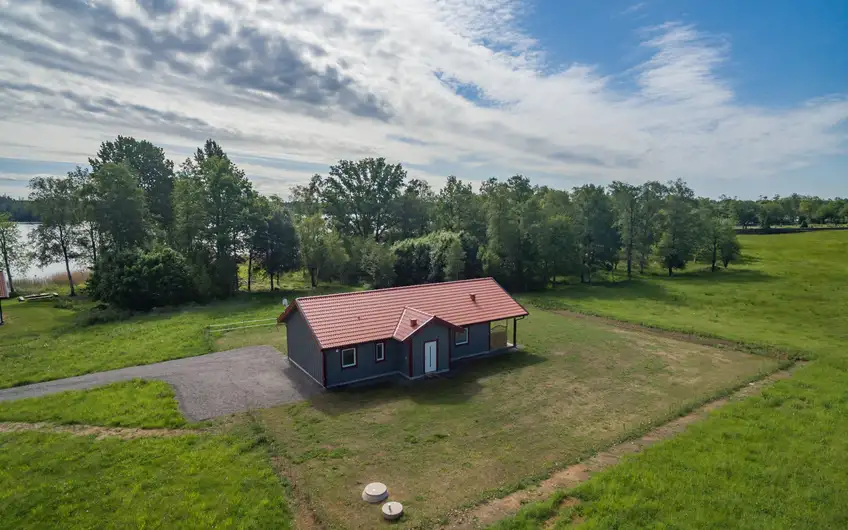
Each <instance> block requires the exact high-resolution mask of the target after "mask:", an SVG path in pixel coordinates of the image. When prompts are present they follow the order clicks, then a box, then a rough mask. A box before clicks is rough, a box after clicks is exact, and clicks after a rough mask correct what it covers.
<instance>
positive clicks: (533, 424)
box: [259, 310, 778, 528]
mask: <svg viewBox="0 0 848 530" xmlns="http://www.w3.org/2000/svg"><path fill="white" fill-rule="evenodd" d="M518 337H519V342H520V343H521V344H525V345H526V348H525V351H523V352H516V353H513V354H509V355H505V356H502V357H498V358H493V359H487V360H484V361H479V360H478V361H476V362H472V363H470V364H468V365H467V366H466V369H465V370H460V371H457V372H455V373H454V374H453V375H452V376H451V377H450V378H445V379H441V380H435V381H424V382H419V383H417V384H415V385H412V386H409V387H402V388H398V387H396V386H390V387H385V388H371V389H358V390H354V389H351V390H345V391H338V392H329V393H326V394H323V395H321V396H318V397H316V398H314V399H312V400H311V401H310V402H305V403H300V404H295V405H291V406H284V407H278V408H274V409H268V410H265V411H262V412H261V413H260V414H259V417H260V419H261V421H262V422H263V423H264V424H265V427H266V430H267V432H268V435H269V436H271V437H272V438H273V439H274V440H275V442H276V443H275V444H274V446H275V447H277V448H279V450H280V451H281V454H283V455H284V456H285V459H286V462H287V466H288V473H289V475H290V477H291V478H292V480H293V482H294V483H295V484H296V485H297V486H298V488H299V489H300V490H301V491H303V492H305V494H306V495H307V496H308V497H309V499H308V502H309V503H310V504H311V505H312V506H313V507H314V508H316V511H317V513H319V514H321V519H322V522H323V523H325V524H326V525H327V526H330V527H333V528H373V527H374V525H376V524H379V513H378V511H376V510H374V509H373V508H374V507H373V506H369V505H363V503H362V501H361V500H360V499H359V498H358V495H359V493H360V491H361V489H362V487H363V484H364V483H367V482H371V481H373V480H377V479H379V480H380V481H383V482H385V483H386V484H389V487H390V490H391V492H392V498H393V499H394V500H398V501H400V502H402V503H403V504H404V506H405V509H406V514H407V515H405V516H404V521H403V523H402V524H401V526H402V527H417V528H431V527H433V526H434V525H436V524H437V523H438V522H439V521H440V520H441V519H443V518H444V517H445V516H447V515H448V514H449V513H450V512H451V511H452V510H454V509H456V508H459V507H462V506H463V505H467V504H470V503H474V502H478V501H480V500H481V499H485V498H491V497H497V496H501V495H503V494H505V493H508V492H509V491H512V490H514V489H517V488H520V487H522V486H525V485H527V484H530V483H533V482H534V481H537V480H539V479H540V478H542V477H544V476H545V475H546V474H547V473H549V472H550V471H551V470H553V469H556V468H558V467H562V466H564V465H567V464H569V463H571V462H573V461H575V460H577V459H580V458H582V457H585V456H587V455H589V454H591V453H592V452H594V451H595V450H596V449H597V448H601V447H606V446H608V445H610V444H613V443H615V441H617V440H619V439H621V438H626V437H629V436H632V435H633V434H634V433H637V432H641V431H642V430H644V429H645V428H646V427H647V426H649V425H652V424H656V423H662V422H665V421H667V420H668V419H669V418H671V417H674V416H676V415H677V414H678V413H679V412H680V411H688V410H689V409H690V408H691V406H692V405H693V404H696V403H699V402H702V401H703V400H706V399H709V398H710V397H712V396H715V395H718V394H722V393H724V392H725V391H726V390H727V389H728V388H733V387H737V386H739V385H741V384H744V383H745V382H746V381H748V380H750V379H752V378H758V377H761V374H763V373H766V372H771V371H773V370H775V369H776V368H777V366H778V362H777V361H776V360H774V359H771V358H767V357H763V356H756V355H751V354H747V353H743V352H739V351H735V350H724V349H715V348H711V347H707V346H702V345H698V344H692V343H688V342H680V341H676V340H672V339H669V338H666V337H661V336H656V335H650V334H645V333H640V332H636V331H625V330H620V329H615V328H611V327H610V326H607V325H604V324H598V323H591V322H586V321H580V320H577V319H573V318H569V317H564V316H560V315H556V314H553V313H550V312H547V311H541V310H533V311H532V312H531V315H530V316H529V317H528V318H527V319H525V320H522V321H521V322H520V324H519V328H518Z"/></svg>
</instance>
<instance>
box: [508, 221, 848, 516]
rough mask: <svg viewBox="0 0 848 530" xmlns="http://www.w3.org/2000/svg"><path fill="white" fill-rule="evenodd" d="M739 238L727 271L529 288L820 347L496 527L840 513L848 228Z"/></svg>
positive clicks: (623, 315) (846, 451)
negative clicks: (542, 511)
mask: <svg viewBox="0 0 848 530" xmlns="http://www.w3.org/2000/svg"><path fill="white" fill-rule="evenodd" d="M740 239H741V241H742V244H743V246H744V249H743V252H744V253H745V255H746V257H747V261H746V263H745V264H742V265H740V266H731V267H732V268H731V270H729V271H721V272H718V273H716V274H712V273H709V272H699V271H691V272H688V273H684V274H681V275H679V276H677V277H674V278H664V277H662V276H660V275H657V276H650V277H648V278H646V279H641V280H638V281H634V282H630V283H627V282H621V283H616V284H610V285H599V286H593V287H584V286H569V287H565V288H563V289H561V290H560V291H559V292H557V293H546V294H543V295H536V296H533V297H532V300H533V303H536V304H539V305H541V306H544V307H549V308H569V309H574V310H578V311H585V312H589V313H594V314H600V315H606V316H610V317H613V318H616V319H621V320H628V321H632V322H641V323H646V324H649V325H651V326H657V327H663V328H668V329H674V330H686V331H692V332H697V333H702V334H709V335H715V336H720V337H725V338H728V339H732V340H736V341H743V342H746V343H750V344H756V345H761V346H766V347H770V348H778V349H786V350H789V351H791V352H794V353H796V354H798V355H800V356H803V357H807V358H812V359H816V361H815V362H813V363H811V364H810V365H809V366H807V367H804V368H802V369H800V370H798V371H797V372H796V374H795V375H794V376H793V377H792V378H791V379H789V380H786V381H782V382H779V383H777V384H775V385H774V386H773V387H772V388H769V389H767V390H766V391H765V392H764V393H763V394H762V395H761V396H760V397H754V398H749V399H747V400H745V401H742V402H740V403H736V404H734V405H730V406H728V407H726V408H724V409H721V410H719V411H718V412H716V413H714V414H713V415H712V416H711V417H710V418H709V419H708V420H707V421H705V422H703V423H700V424H696V425H694V426H692V427H690V429H689V430H687V431H686V432H685V433H684V434H683V435H680V436H678V437H677V438H675V439H673V440H671V441H668V442H665V443H662V444H659V445H657V446H654V447H652V448H650V449H648V450H647V451H646V452H644V453H643V454H641V455H638V456H635V457H632V458H629V459H627V460H626V461H625V462H624V463H623V464H620V465H618V466H616V467H613V468H611V469H609V470H608V471H606V472H603V473H601V474H599V475H597V476H596V477H594V478H593V479H592V480H590V481H589V482H587V483H585V484H583V485H582V486H580V487H578V488H577V489H576V490H574V491H571V492H568V493H569V494H570V495H572V496H576V497H578V498H579V499H581V501H582V502H580V504H578V505H577V506H576V507H569V508H564V509H563V511H562V515H561V516H560V517H559V519H557V518H556V517H555V518H554V519H553V520H550V521H544V520H543V521H541V522H540V521H538V520H535V519H533V518H532V517H528V518H517V519H512V520H506V521H503V522H502V523H501V524H500V525H499V526H498V528H502V529H527V528H543V527H544V528H551V527H556V528H570V527H572V523H573V522H575V521H580V522H582V525H581V526H580V528H632V529H641V528H660V527H662V528H693V529H700V528H751V529H755V528H787V529H788V528H846V527H848V505H846V504H845V502H844V499H845V498H846V496H848V483H846V481H845V477H844V472H843V471H844V470H845V469H848V437H846V436H845V434H844V433H846V432H848V399H846V395H848V394H846V389H848V349H846V344H848V281H846V278H848V260H846V257H848V232H838V231H834V232H813V233H805V234H788V235H773V236H762V235H759V236H749V237H742V238H740ZM561 495H562V494H560V496H561ZM541 508H544V507H541ZM534 509H536V507H534V506H528V507H526V508H525V511H527V513H530V512H532V511H533V510H534Z"/></svg>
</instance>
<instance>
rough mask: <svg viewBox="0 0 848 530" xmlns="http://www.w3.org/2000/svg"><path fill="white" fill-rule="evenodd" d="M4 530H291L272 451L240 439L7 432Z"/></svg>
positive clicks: (1, 443)
mask: <svg viewBox="0 0 848 530" xmlns="http://www.w3.org/2000/svg"><path fill="white" fill-rule="evenodd" d="M0 514H2V521H3V526H4V527H7V528H53V527H56V525H57V524H59V523H60V522H61V526H62V528H68V529H75V528H212V527H214V528H257V529H266V528H283V529H285V528H290V527H291V514H290V512H289V509H288V507H287V505H286V501H285V498H284V489H283V487H282V486H281V484H280V480H279V478H278V477H277V475H276V474H275V473H274V472H273V470H272V469H271V467H270V465H269V464H268V462H267V454H265V453H264V451H263V449H262V448H261V447H257V446H256V445H255V443H254V442H252V441H250V440H249V439H247V440H246V439H244V438H241V437H236V436H214V437H212V436H206V435H187V436H180V437H172V438H143V439H135V440H121V439H119V438H105V439H102V440H96V439H94V438H93V437H83V436H72V435H67V434H47V433H36V432H29V433H16V434H0Z"/></svg>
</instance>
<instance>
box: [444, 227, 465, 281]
mask: <svg viewBox="0 0 848 530" xmlns="http://www.w3.org/2000/svg"><path fill="white" fill-rule="evenodd" d="M443 252H444V261H445V265H444V279H445V281H455V280H459V279H460V278H461V277H462V273H463V271H464V270H465V249H463V248H462V241H461V240H460V238H459V237H457V238H455V239H450V240H449V241H448V243H447V245H446V247H445V249H444V251H443Z"/></svg>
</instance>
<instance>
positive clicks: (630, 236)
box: [610, 181, 640, 279]
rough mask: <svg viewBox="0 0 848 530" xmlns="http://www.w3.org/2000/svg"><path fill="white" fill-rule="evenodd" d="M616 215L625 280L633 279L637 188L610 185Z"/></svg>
mask: <svg viewBox="0 0 848 530" xmlns="http://www.w3.org/2000/svg"><path fill="white" fill-rule="evenodd" d="M610 191H611V192H612V200H613V205H614V207H615V213H616V226H617V227H618V231H619V233H620V234H621V238H622V241H623V243H624V260H625V261H626V262H627V279H631V278H632V277H633V253H634V249H635V248H636V231H637V224H638V222H639V213H640V212H639V188H638V187H637V186H633V185H632V184H626V183H624V182H618V181H615V182H613V183H612V184H611V185H610Z"/></svg>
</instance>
